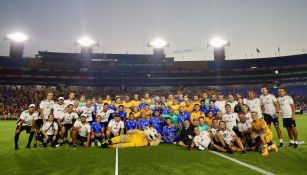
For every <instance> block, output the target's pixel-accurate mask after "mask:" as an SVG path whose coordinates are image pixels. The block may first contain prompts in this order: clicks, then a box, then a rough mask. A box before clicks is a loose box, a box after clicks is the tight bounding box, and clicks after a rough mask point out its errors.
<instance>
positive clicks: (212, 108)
mask: <svg viewBox="0 0 307 175" xmlns="http://www.w3.org/2000/svg"><path fill="white" fill-rule="evenodd" d="M209 111H212V112H213V116H214V117H215V116H216V113H217V112H218V111H219V108H218V107H216V106H214V107H209V106H207V107H206V109H205V112H204V113H205V114H206V116H207V113H208V112H209Z"/></svg>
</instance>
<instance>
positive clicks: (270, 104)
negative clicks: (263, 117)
mask: <svg viewBox="0 0 307 175" xmlns="http://www.w3.org/2000/svg"><path fill="white" fill-rule="evenodd" d="M260 100H261V104H262V105H263V107H264V113H265V114H269V115H271V116H272V117H275V114H276V108H275V105H274V103H276V102H277V99H276V97H275V95H273V94H268V95H266V96H264V95H260Z"/></svg>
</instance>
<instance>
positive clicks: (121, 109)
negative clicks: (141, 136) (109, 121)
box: [117, 105, 127, 121]
mask: <svg viewBox="0 0 307 175" xmlns="http://www.w3.org/2000/svg"><path fill="white" fill-rule="evenodd" d="M124 109H125V108H124V105H119V106H118V111H117V114H118V115H119V117H120V119H121V120H122V121H125V120H126V116H127V112H126V111H125V110H124Z"/></svg>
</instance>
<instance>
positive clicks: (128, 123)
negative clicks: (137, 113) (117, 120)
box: [125, 112, 138, 131]
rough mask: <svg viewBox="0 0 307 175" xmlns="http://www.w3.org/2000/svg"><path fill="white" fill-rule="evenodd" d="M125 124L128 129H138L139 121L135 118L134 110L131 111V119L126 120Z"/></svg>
mask: <svg viewBox="0 0 307 175" xmlns="http://www.w3.org/2000/svg"><path fill="white" fill-rule="evenodd" d="M125 125H126V129H127V131H129V130H133V129H137V125H138V123H137V121H136V120H135V118H134V113H133V112H130V115H129V119H127V120H126V122H125Z"/></svg>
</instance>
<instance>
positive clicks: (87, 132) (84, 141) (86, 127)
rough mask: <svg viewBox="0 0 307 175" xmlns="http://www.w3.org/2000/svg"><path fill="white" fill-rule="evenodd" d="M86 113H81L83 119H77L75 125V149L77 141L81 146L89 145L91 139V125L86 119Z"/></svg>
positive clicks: (73, 138) (73, 139) (73, 140)
mask: <svg viewBox="0 0 307 175" xmlns="http://www.w3.org/2000/svg"><path fill="white" fill-rule="evenodd" d="M86 117H87V115H86V114H81V119H80V120H77V121H76V122H75V123H74V126H73V137H72V142H73V148H74V149H75V148H76V146H77V143H79V144H80V146H84V147H89V145H90V139H91V125H90V124H89V123H88V122H87V121H86Z"/></svg>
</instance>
